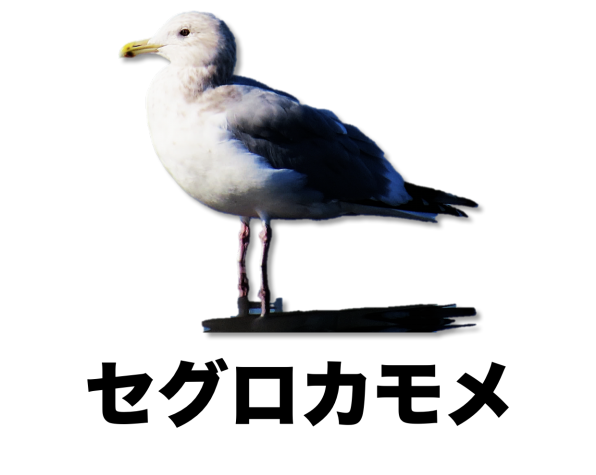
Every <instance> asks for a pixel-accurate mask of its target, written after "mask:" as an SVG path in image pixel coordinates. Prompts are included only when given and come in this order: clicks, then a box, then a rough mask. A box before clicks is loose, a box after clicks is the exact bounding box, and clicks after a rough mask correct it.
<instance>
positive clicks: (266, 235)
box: [259, 221, 272, 316]
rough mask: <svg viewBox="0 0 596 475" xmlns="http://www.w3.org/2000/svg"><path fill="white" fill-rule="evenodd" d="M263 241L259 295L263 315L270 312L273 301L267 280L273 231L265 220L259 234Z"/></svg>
mask: <svg viewBox="0 0 596 475" xmlns="http://www.w3.org/2000/svg"><path fill="white" fill-rule="evenodd" d="M259 237H260V238H261V241H262V243H263V259H262V260H261V290H260V291H259V297H260V298H261V316H264V315H267V314H268V313H269V303H270V301H271V293H270V292H269V283H268V281H267V256H268V255H269V244H270V243H271V237H272V231H271V226H269V223H267V222H266V221H263V230H262V231H261V233H260V234H259Z"/></svg>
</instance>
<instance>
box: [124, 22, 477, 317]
mask: <svg viewBox="0 0 596 475" xmlns="http://www.w3.org/2000/svg"><path fill="white" fill-rule="evenodd" d="M147 53H155V54H158V55H160V56H163V57H164V58H166V59H167V60H169V62H170V64H169V65H168V66H167V67H166V68H165V69H164V70H162V71H161V72H160V73H158V74H157V76H156V77H155V78H154V80H153V82H152V83H151V86H150V88H149V92H148V94H147V99H146V107H147V115H148V123H149V130H150V134H151V140H152V142H153V147H154V149H155V152H156V153H157V156H158V157H159V159H160V161H161V163H162V164H163V166H164V167H165V169H166V170H167V171H168V173H169V174H170V175H171V176H172V178H174V180H175V181H176V182H177V183H178V185H180V187H181V188H182V189H183V190H184V191H185V192H186V193H188V194H189V195H190V196H191V197H193V198H194V199H196V200H197V201H199V202H201V203H203V204H204V205H206V206H208V207H209V208H212V209H214V210H216V211H220V212H222V213H227V214H231V215H235V216H238V217H240V220H241V230H240V254H239V259H238V262H239V283H238V289H239V299H238V302H239V309H240V314H244V315H247V314H248V290H249V287H248V277H247V273H246V263H245V259H246V251H247V249H248V245H249V240H250V227H249V222H250V219H251V218H256V219H260V220H261V222H262V231H261V233H260V235H259V236H260V239H261V242H262V259H261V289H260V291H259V297H260V301H261V302H260V303H261V315H262V316H264V315H267V314H268V313H269V312H270V305H271V304H270V300H271V293H270V290H269V284H268V277H267V256H268V253H269V246H270V245H271V239H272V230H271V220H273V219H314V220H321V219H330V218H336V217H340V216H354V215H375V216H390V217H396V218H406V219H414V220H418V221H427V222H436V219H435V218H436V216H437V215H438V214H448V215H453V216H462V217H466V214H465V213H464V212H463V211H461V210H459V209H457V208H455V207H454V206H453V205H460V206H471V207H476V206H477V204H476V203H475V202H474V201H472V200H469V199H466V198H461V197H458V196H455V195H452V194H449V193H445V192H443V191H439V190H435V189H432V188H426V187H422V186H417V185H414V184H411V183H408V182H405V181H404V179H403V178H402V177H401V175H400V174H399V173H398V172H397V171H396V170H395V168H393V166H392V165H391V164H390V163H389V162H388V161H387V159H386V158H385V156H384V153H383V151H382V150H381V149H380V148H379V147H378V146H377V145H376V144H375V142H373V141H372V140H371V139H370V138H368V137H367V136H366V135H364V134H363V133H362V132H361V131H360V130H359V129H357V128H356V127H354V126H353V125H349V124H347V123H344V122H342V121H341V120H340V119H339V118H338V117H337V116H336V115H335V114H334V113H333V112H331V111H329V110H325V109H315V108H313V107H310V106H307V105H305V104H301V103H300V102H299V101H298V100H297V99H296V98H295V97H294V96H292V95H290V94H288V93H285V92H282V91H279V90H276V89H272V88H270V87H268V86H266V85H265V84H263V83H261V82H258V81H255V80H253V79H249V78H245V77H242V76H236V75H234V67H235V64H236V42H235V39H234V35H233V34H232V32H231V31H230V29H229V28H228V26H227V25H226V24H225V23H224V22H223V21H222V20H220V19H218V18H216V17H215V16H214V15H212V14H210V13H198V12H189V13H182V14H180V15H177V16H175V17H174V18H172V19H171V20H170V21H168V22H167V23H166V24H165V25H164V26H163V27H162V28H161V29H160V30H159V31H158V32H157V33H156V34H155V35H154V36H153V37H152V38H150V39H148V40H142V41H135V42H132V43H128V44H127V45H125V46H124V47H123V48H122V50H121V51H120V55H121V56H122V57H126V58H132V57H134V56H137V55H140V54H147Z"/></svg>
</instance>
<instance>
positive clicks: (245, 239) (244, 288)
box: [238, 217, 250, 317]
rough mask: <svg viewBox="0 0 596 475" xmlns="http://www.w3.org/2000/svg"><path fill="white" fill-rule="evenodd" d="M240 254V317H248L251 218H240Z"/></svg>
mask: <svg viewBox="0 0 596 475" xmlns="http://www.w3.org/2000/svg"><path fill="white" fill-rule="evenodd" d="M240 219H241V221H242V225H241V227H240V235H239V238H240V253H239V255H238V290H239V295H238V315H239V316H242V317H245V316H248V311H249V308H250V302H249V301H248V275H247V273H246V251H247V250H248V244H249V243H250V224H249V223H250V218H246V217H242V218H240Z"/></svg>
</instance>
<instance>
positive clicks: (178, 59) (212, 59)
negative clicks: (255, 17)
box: [120, 12, 236, 76]
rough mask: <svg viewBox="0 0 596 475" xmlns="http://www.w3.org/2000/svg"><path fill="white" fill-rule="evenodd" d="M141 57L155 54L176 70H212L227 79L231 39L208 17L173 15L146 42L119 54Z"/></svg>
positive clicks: (231, 60)
mask: <svg viewBox="0 0 596 475" xmlns="http://www.w3.org/2000/svg"><path fill="white" fill-rule="evenodd" d="M145 53H156V54H158V55H160V56H163V57H164V58H166V59H167V60H169V61H170V62H171V63H172V65H174V66H179V67H191V68H193V67H194V68H202V67H210V66H215V67H217V68H218V69H221V71H220V73H221V74H224V75H228V74H229V75H230V76H231V75H232V74H233V70H234V66H235V64H236V42H235V41H234V35H232V32H231V31H230V29H229V28H228V27H227V25H226V24H225V23H224V22H223V21H221V20H220V19H218V18H216V17H215V16H213V15H212V14H210V13H198V12H188V13H181V14H180V15H176V16H175V17H174V18H172V19H171V20H170V21H168V22H167V23H166V24H165V25H164V26H163V27H162V28H161V29H160V30H159V31H158V32H157V33H155V35H153V36H152V37H151V38H150V39H148V40H141V41H133V42H131V43H128V44H127V45H125V46H124V47H123V48H122V49H121V50H120V56H122V57H126V58H132V57H134V56H137V55H139V54H145Z"/></svg>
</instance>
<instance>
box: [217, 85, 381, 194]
mask: <svg viewBox="0 0 596 475" xmlns="http://www.w3.org/2000/svg"><path fill="white" fill-rule="evenodd" d="M242 90H243V97H242V100H241V101H239V102H237V103H236V104H234V105H232V106H231V107H230V108H228V110H227V119H228V126H229V128H230V130H231V132H232V133H233V134H234V136H235V138H236V139H237V140H239V141H241V142H242V143H243V144H244V146H245V147H246V148H247V149H248V150H249V151H250V152H252V153H254V154H257V155H260V156H261V157H263V158H264V159H265V160H266V161H267V162H268V163H269V165H270V166H271V167H273V168H276V169H290V170H295V171H297V172H299V173H301V174H303V175H305V176H306V180H307V186H309V187H310V188H312V189H314V190H317V191H319V192H321V193H323V195H324V196H325V198H326V199H329V200H342V201H357V200H366V199H380V198H381V197H382V196H384V195H386V193H387V191H388V188H389V179H388V178H386V176H385V175H386V174H387V172H388V168H387V167H388V166H390V165H388V164H387V162H386V160H385V158H384V156H383V151H382V150H381V149H380V148H379V147H378V146H377V145H376V144H375V143H374V142H373V141H372V140H371V139H369V138H368V137H366V136H365V135H364V134H363V133H362V132H360V131H359V130H358V129H357V128H356V127H354V126H352V125H348V124H343V123H342V122H341V121H340V120H339V119H338V118H337V116H335V114H333V113H332V112H330V111H326V110H322V109H315V108H312V107H309V106H306V105H301V104H299V103H298V102H297V101H294V100H291V99H290V98H288V97H285V96H282V95H279V94H276V93H275V92H271V91H267V90H264V89H262V88H259V89H257V88H245V87H244V88H242Z"/></svg>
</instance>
